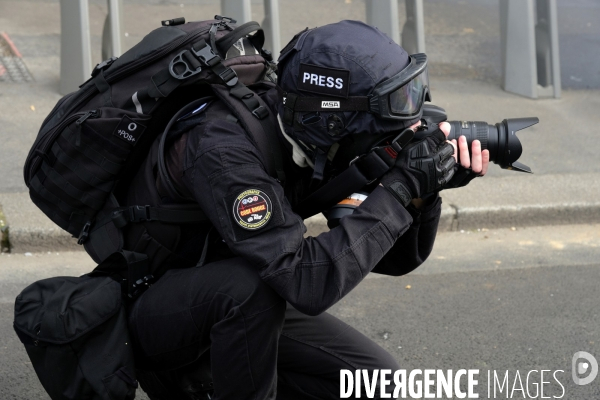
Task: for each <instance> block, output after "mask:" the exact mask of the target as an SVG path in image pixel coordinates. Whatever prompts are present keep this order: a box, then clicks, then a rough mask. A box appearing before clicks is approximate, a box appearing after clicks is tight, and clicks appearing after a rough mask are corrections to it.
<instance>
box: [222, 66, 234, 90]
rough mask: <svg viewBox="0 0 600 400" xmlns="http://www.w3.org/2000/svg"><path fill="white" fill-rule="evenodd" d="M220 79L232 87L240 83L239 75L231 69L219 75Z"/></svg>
mask: <svg viewBox="0 0 600 400" xmlns="http://www.w3.org/2000/svg"><path fill="white" fill-rule="evenodd" d="M219 78H221V80H222V81H223V82H225V85H227V86H230V87H231V86H235V84H236V83H237V82H238V77H237V74H236V73H235V71H234V70H233V69H231V68H226V69H225V71H223V72H221V73H220V74H219Z"/></svg>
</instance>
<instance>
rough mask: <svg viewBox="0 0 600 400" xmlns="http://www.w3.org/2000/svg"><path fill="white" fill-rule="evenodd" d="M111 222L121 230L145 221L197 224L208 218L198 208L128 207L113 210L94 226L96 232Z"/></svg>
mask: <svg viewBox="0 0 600 400" xmlns="http://www.w3.org/2000/svg"><path fill="white" fill-rule="evenodd" d="M111 221H112V222H113V223H114V224H115V226H116V227H117V228H122V227H124V226H126V225H127V224H129V223H139V222H146V221H158V222H164V223H167V224H174V225H180V224H197V223H200V222H204V221H208V217H207V216H206V214H204V212H203V211H202V210H201V209H199V208H194V209H172V208H164V207H153V206H148V205H146V206H128V207H120V208H118V209H116V210H113V211H112V212H111V213H110V215H108V216H107V217H105V218H103V219H102V220H100V221H98V222H97V223H96V224H95V225H94V229H93V230H96V229H98V228H100V227H102V226H104V225H106V224H107V223H108V222H111Z"/></svg>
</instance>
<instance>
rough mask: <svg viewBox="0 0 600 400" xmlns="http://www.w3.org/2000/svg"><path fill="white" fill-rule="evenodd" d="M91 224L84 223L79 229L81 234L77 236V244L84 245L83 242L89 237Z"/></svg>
mask: <svg viewBox="0 0 600 400" xmlns="http://www.w3.org/2000/svg"><path fill="white" fill-rule="evenodd" d="M91 226H92V223H91V222H90V221H88V222H86V223H85V225H83V228H81V233H80V234H79V239H77V244H84V243H85V241H86V240H87V239H88V237H90V227H91Z"/></svg>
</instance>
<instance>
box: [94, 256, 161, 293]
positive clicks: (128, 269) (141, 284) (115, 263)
mask: <svg viewBox="0 0 600 400" xmlns="http://www.w3.org/2000/svg"><path fill="white" fill-rule="evenodd" d="M123 273H125V275H126V276H127V282H126V290H125V292H126V293H127V295H128V296H129V297H130V298H135V297H137V296H138V295H140V294H141V293H142V292H143V291H144V290H145V289H146V288H147V287H148V286H149V285H150V283H152V282H153V281H154V277H153V276H152V275H151V274H150V263H149V262H148V255H146V254H143V253H136V252H133V251H128V250H121V251H118V252H115V253H112V254H111V255H110V256H108V257H107V258H106V259H105V260H104V261H102V262H101V263H100V264H98V266H97V267H96V268H94V270H93V271H92V272H91V273H90V274H89V275H90V276H94V275H112V276H114V275H116V276H122V275H123Z"/></svg>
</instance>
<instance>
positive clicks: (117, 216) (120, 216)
mask: <svg viewBox="0 0 600 400" xmlns="http://www.w3.org/2000/svg"><path fill="white" fill-rule="evenodd" d="M123 211H124V210H116V211H113V213H112V215H111V217H110V219H111V220H112V222H113V224H115V226H116V227H117V228H119V229H120V228H122V227H124V226H125V225H127V223H128V222H129V221H127V218H125V214H124V213H123Z"/></svg>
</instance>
